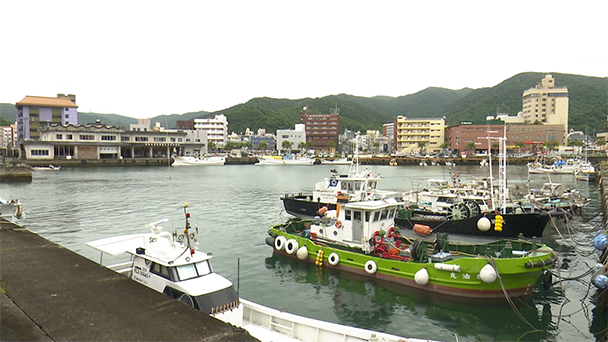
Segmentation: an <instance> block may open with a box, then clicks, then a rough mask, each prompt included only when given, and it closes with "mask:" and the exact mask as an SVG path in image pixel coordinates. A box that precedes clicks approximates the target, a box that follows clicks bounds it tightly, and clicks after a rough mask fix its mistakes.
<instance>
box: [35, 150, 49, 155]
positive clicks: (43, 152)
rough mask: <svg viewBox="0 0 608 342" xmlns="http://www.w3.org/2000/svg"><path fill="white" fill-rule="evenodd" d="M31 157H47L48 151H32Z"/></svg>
mask: <svg viewBox="0 0 608 342" xmlns="http://www.w3.org/2000/svg"><path fill="white" fill-rule="evenodd" d="M31 154H32V156H48V155H49V150H32V153H31Z"/></svg>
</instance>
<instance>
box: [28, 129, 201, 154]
mask: <svg viewBox="0 0 608 342" xmlns="http://www.w3.org/2000/svg"><path fill="white" fill-rule="evenodd" d="M39 132H40V139H39V140H25V141H23V142H22V144H23V157H24V158H25V159H27V160H49V161H50V160H71V159H76V160H83V161H86V160H99V159H101V160H112V159H118V160H122V159H127V158H168V156H170V155H172V154H180V155H181V154H185V155H196V154H198V153H206V152H207V150H206V144H205V142H206V136H205V135H206V133H205V132H204V131H199V130H158V131H154V130H148V131H125V129H124V127H119V126H106V125H103V124H100V123H97V124H86V125H73V124H61V123H58V122H41V123H40V129H39Z"/></svg>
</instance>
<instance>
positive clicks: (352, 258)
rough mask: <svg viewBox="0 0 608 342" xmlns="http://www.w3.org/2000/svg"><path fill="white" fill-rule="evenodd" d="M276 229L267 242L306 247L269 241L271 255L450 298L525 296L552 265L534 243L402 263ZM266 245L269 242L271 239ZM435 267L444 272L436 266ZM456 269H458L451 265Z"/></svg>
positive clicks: (549, 252)
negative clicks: (522, 248)
mask: <svg viewBox="0 0 608 342" xmlns="http://www.w3.org/2000/svg"><path fill="white" fill-rule="evenodd" d="M280 227H281V226H280V225H279V226H275V227H273V228H272V229H270V231H269V235H270V236H271V238H272V242H274V240H275V239H276V238H277V237H278V236H284V237H285V239H286V240H291V239H294V240H295V241H297V247H296V248H295V249H298V250H300V249H301V248H302V247H306V250H305V251H299V253H296V252H294V248H291V249H290V251H291V253H288V252H287V251H286V248H282V249H280V250H278V249H277V248H276V247H275V246H276V245H273V249H274V251H275V252H276V253H279V254H283V255H286V256H289V257H293V258H296V259H298V260H300V261H302V262H307V263H311V264H316V265H317V266H319V267H329V268H334V269H336V270H340V271H344V272H350V273H355V274H359V275H363V276H365V277H368V278H374V279H379V280H383V281H388V282H391V283H395V284H398V285H403V286H406V287H411V288H415V289H417V290H419V291H426V292H430V293H434V294H439V295H446V296H449V297H459V298H473V299H481V298H483V299H499V298H505V296H509V297H524V296H527V295H529V294H531V292H532V290H533V288H534V285H535V284H536V282H537V280H538V278H539V277H540V276H541V275H542V274H543V272H544V271H545V270H547V269H549V268H550V267H552V264H553V262H554V260H555V257H554V253H553V251H552V250H551V249H550V248H549V247H546V246H539V247H540V248H539V249H537V250H536V251H533V252H531V253H529V254H527V255H526V256H521V257H511V258H494V257H486V256H483V255H480V256H478V255H476V256H466V257H462V256H461V257H458V258H454V259H452V260H446V261H444V262H433V261H431V260H429V262H413V261H402V260H395V259H387V258H382V257H378V256H375V255H373V254H365V253H363V252H361V251H357V250H352V249H351V250H349V249H348V248H345V247H343V246H337V245H336V246H334V245H330V244H328V243H323V242H320V241H315V240H312V239H310V237H302V236H298V235H295V234H290V233H288V232H286V231H283V230H282V229H280ZM291 243H293V241H291ZM268 244H269V245H270V242H268ZM290 247H292V246H290ZM336 256H337V257H336ZM436 264H441V265H439V266H436ZM488 264H491V265H492V266H493V267H494V269H495V270H496V273H497V277H496V279H495V280H494V281H491V282H486V281H483V280H482V278H483V277H482V276H480V273H481V272H482V268H483V267H484V266H486V265H488ZM444 265H447V266H444ZM450 265H451V266H450ZM440 266H441V267H442V268H445V270H444V269H438V268H437V267H440ZM455 267H456V268H457V269H450V268H455ZM421 269H426V272H427V273H428V281H427V282H426V283H424V284H419V283H417V282H416V278H415V277H416V274H417V272H419V271H420V270H421Z"/></svg>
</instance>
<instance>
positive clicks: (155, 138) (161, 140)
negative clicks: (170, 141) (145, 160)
mask: <svg viewBox="0 0 608 342" xmlns="http://www.w3.org/2000/svg"><path fill="white" fill-rule="evenodd" d="M154 141H156V142H166V141H167V138H166V137H154Z"/></svg>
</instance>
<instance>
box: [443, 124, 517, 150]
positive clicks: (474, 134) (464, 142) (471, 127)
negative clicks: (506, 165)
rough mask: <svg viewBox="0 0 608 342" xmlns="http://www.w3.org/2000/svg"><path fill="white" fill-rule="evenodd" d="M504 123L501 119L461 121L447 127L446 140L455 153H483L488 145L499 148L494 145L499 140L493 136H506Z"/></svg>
mask: <svg viewBox="0 0 608 342" xmlns="http://www.w3.org/2000/svg"><path fill="white" fill-rule="evenodd" d="M504 125H505V123H504V122H503V121H501V120H491V121H486V122H472V121H467V122H461V123H460V124H459V125H455V126H450V127H448V128H447V129H446V136H447V139H446V142H447V143H448V145H449V149H450V150H451V151H452V153H455V154H465V153H466V152H470V153H472V154H474V153H480V152H481V153H483V152H486V151H487V150H488V147H490V148H494V149H497V148H495V147H494V146H493V145H494V144H495V143H497V142H498V141H497V140H495V139H494V140H493V139H491V138H504ZM488 138H490V139H488ZM471 147H473V148H471Z"/></svg>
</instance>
